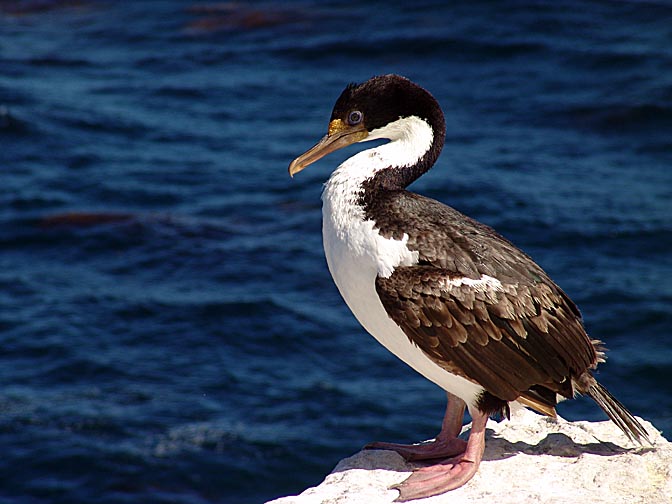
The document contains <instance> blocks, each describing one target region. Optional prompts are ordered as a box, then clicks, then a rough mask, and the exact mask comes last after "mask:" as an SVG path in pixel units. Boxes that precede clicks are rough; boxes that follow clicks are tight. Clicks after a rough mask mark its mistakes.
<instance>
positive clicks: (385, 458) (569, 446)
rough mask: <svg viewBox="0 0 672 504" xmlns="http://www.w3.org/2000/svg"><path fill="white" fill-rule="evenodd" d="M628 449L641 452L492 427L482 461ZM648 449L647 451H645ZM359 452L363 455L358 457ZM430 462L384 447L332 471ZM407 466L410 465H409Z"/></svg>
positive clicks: (558, 435)
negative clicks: (511, 434) (524, 437)
mask: <svg viewBox="0 0 672 504" xmlns="http://www.w3.org/2000/svg"><path fill="white" fill-rule="evenodd" d="M632 451H637V452H641V451H642V449H641V448H624V447H622V446H619V445H617V444H615V443H612V442H609V441H600V440H599V439H597V438H596V439H595V442H590V443H577V442H576V441H574V440H573V439H572V438H571V437H570V436H568V435H566V434H563V433H561V432H551V433H549V434H547V435H546V436H545V437H544V438H543V439H541V440H540V441H539V442H537V443H534V444H531V443H528V442H525V441H515V442H512V441H509V440H508V439H505V438H503V437H500V436H499V435H498V434H496V433H495V432H494V431H493V430H492V429H487V430H486V443H485V453H484V454H483V460H484V461H489V460H490V461H493V460H503V459H507V458H511V457H514V456H515V455H517V454H520V453H523V454H526V455H551V456H554V457H568V458H576V457H579V456H581V455H583V454H593V455H601V456H605V457H608V456H614V455H618V454H621V453H628V452H632ZM645 451H648V450H645ZM362 455H363V456H362ZM432 462H433V461H426V462H424V461H423V462H406V461H405V460H404V459H403V458H402V457H401V455H398V454H397V453H395V452H391V451H388V450H375V449H372V450H366V449H365V450H363V451H361V452H360V453H359V454H357V455H356V456H354V457H352V458H351V459H349V460H348V464H347V467H337V468H336V469H335V472H339V471H341V470H345V469H385V470H389V471H408V470H411V468H412V467H417V466H422V465H430V464H431V463H432ZM409 466H411V467H409Z"/></svg>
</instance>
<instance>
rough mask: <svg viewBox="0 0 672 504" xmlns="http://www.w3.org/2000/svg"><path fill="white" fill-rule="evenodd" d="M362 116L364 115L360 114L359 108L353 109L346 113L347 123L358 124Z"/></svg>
mask: <svg viewBox="0 0 672 504" xmlns="http://www.w3.org/2000/svg"><path fill="white" fill-rule="evenodd" d="M363 117H364V116H363V115H362V113H361V112H360V111H359V110H353V111H352V112H350V114H349V115H348V124H349V125H350V126H355V125H356V124H359V123H360V122H362V118H363Z"/></svg>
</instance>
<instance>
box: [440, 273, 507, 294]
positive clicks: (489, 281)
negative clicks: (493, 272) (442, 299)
mask: <svg viewBox="0 0 672 504" xmlns="http://www.w3.org/2000/svg"><path fill="white" fill-rule="evenodd" d="M463 285H464V286H466V287H470V288H471V289H473V290H475V291H476V292H486V291H497V292H501V291H503V290H504V288H503V286H502V282H500V281H499V280H497V279H496V278H494V277H491V276H488V275H483V276H481V278H476V279H474V278H467V277H463V278H445V279H444V280H443V282H441V285H440V288H441V290H444V291H450V290H451V289H452V288H455V287H462V286H463Z"/></svg>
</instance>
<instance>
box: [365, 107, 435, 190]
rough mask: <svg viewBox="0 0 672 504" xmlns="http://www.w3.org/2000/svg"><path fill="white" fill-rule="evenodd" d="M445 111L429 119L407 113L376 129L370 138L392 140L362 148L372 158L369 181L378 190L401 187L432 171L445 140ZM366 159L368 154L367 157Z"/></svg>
mask: <svg viewBox="0 0 672 504" xmlns="http://www.w3.org/2000/svg"><path fill="white" fill-rule="evenodd" d="M445 132H446V129H445V123H444V120H443V114H441V113H440V112H439V114H438V115H437V117H434V118H430V119H429V120H426V119H421V118H419V117H416V116H410V117H404V118H401V119H399V120H397V121H394V122H393V123H390V124H388V125H387V126H386V127H385V128H381V129H379V130H373V131H372V132H371V133H370V135H369V137H368V139H372V140H373V139H377V138H388V139H389V140H390V141H389V142H388V143H386V144H383V145H380V146H378V147H375V148H373V149H369V150H367V151H364V152H362V153H361V154H360V155H366V156H367V157H368V159H369V161H368V162H369V163H370V164H369V166H370V167H371V169H370V172H371V173H370V175H369V177H367V179H366V185H367V187H368V188H370V189H376V190H399V189H403V188H405V187H407V186H408V185H409V184H411V183H412V182H413V181H414V180H416V179H417V178H418V177H420V176H421V175H422V174H423V173H425V172H426V171H428V170H429V169H430V168H431V167H432V166H433V165H434V163H435V162H436V160H437V158H438V157H439V154H440V153H441V149H442V148H443V143H444V140H445ZM363 162H364V163H366V162H367V161H366V158H365V159H364V160H363Z"/></svg>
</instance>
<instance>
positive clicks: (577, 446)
mask: <svg viewBox="0 0 672 504" xmlns="http://www.w3.org/2000/svg"><path fill="white" fill-rule="evenodd" d="M632 450H634V448H623V447H622V446H619V445H617V444H615V443H611V442H608V441H599V440H595V442H592V443H577V442H576V441H574V440H573V439H572V438H571V437H569V436H568V435H567V434H563V433H561V432H551V433H549V434H547V435H546V437H545V438H543V439H542V440H541V441H539V442H538V443H535V444H530V443H527V442H525V441H516V442H511V441H509V440H508V439H505V438H503V437H499V436H496V435H494V434H493V431H491V430H490V429H488V431H487V433H486V443H485V453H484V454H483V460H502V459H506V458H510V457H513V456H515V455H517V454H519V453H524V454H526V455H551V456H554V457H579V456H580V455H583V454H586V453H590V454H593V455H602V456H613V455H618V454H619V453H626V452H629V451H632Z"/></svg>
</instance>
